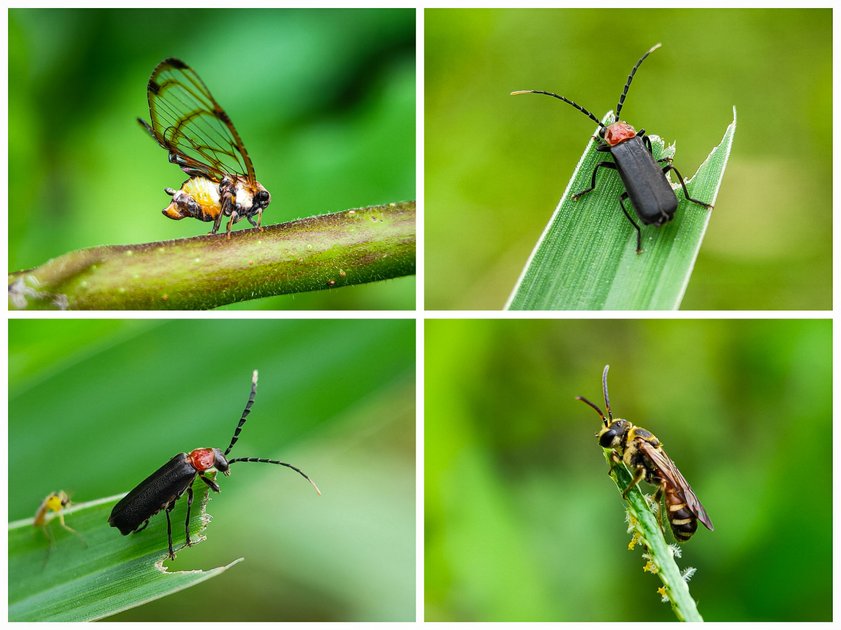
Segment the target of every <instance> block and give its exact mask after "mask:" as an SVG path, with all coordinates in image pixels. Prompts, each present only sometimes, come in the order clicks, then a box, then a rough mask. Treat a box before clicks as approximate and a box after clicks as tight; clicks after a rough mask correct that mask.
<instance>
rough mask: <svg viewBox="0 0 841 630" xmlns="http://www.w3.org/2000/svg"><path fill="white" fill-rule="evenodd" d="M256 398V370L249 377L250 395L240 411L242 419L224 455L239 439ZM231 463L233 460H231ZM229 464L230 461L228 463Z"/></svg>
mask: <svg viewBox="0 0 841 630" xmlns="http://www.w3.org/2000/svg"><path fill="white" fill-rule="evenodd" d="M256 397H257V370H254V373H253V374H252V375H251V394H250V395H249V396H248V402H247V403H245V409H243V410H242V417H241V418H240V419H239V424H238V425H237V428H236V429H234V435H233V437H232V438H231V443H230V444H228V448H227V449H225V455H227V454H228V453H230V452H231V449H232V448H233V447H234V444H236V443H237V440H238V439H239V434H240V431H242V425H244V424H245V420H246V418H248V414H249V413H251V406H252V405H253V404H254V399H255V398H256ZM231 461H233V460H231ZM228 463H230V461H229V462H228Z"/></svg>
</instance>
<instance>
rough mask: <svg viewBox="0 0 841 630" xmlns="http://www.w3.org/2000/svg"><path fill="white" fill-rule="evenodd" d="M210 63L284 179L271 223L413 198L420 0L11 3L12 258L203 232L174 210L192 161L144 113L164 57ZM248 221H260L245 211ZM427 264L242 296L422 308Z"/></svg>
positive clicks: (219, 93) (274, 186) (287, 305)
mask: <svg viewBox="0 0 841 630" xmlns="http://www.w3.org/2000/svg"><path fill="white" fill-rule="evenodd" d="M166 57H179V58H181V59H184V60H185V61H186V62H187V63H189V64H190V65H191V66H192V67H193V68H194V69H195V70H196V71H197V72H198V73H199V75H200V76H201V77H202V78H203V79H204V81H205V83H207V85H208V87H209V88H210V90H211V91H212V92H213V94H214V96H215V97H216V99H217V100H218V101H219V103H220V104H221V105H222V106H223V107H224V108H225V109H226V111H227V112H228V114H230V116H231V118H232V119H233V120H234V123H235V124H236V126H237V130H238V131H239V133H240V134H241V135H242V137H243V140H244V142H245V145H246V147H247V148H248V152H249V154H250V155H251V159H252V160H253V161H254V167H255V169H256V172H257V176H258V178H259V180H260V181H261V182H262V183H263V184H264V185H265V186H266V188H268V189H269V191H271V193H272V204H271V206H269V209H268V210H267V212H266V215H265V216H264V217H263V219H264V222H265V223H266V224H267V225H271V224H275V223H281V222H284V221H290V220H293V219H296V218H300V217H308V216H313V215H317V214H324V213H328V212H337V211H341V210H345V209H348V208H355V207H360V206H368V205H372V204H381V203H388V202H392V201H402V200H408V199H414V198H415V100H416V97H415V11H414V9H394V10H379V9H378V10H362V9H356V10H312V11H310V10H278V9H275V10H237V9H233V10H197V9H189V10H164V9H153V10H137V9H128V10H91V9H81V10H62V9H40V10H38V9H36V10H30V9H12V10H10V11H9V179H10V181H11V182H14V185H13V188H12V191H11V195H12V197H11V201H10V204H11V205H10V208H13V210H12V211H11V212H10V213H9V268H10V269H11V270H12V271H15V270H18V269H25V268H30V267H33V266H35V265H39V264H41V263H43V262H45V261H46V260H47V259H49V258H53V257H55V256H58V255H59V254H62V253H64V252H67V251H70V250H73V249H78V248H82V247H91V246H94V245H103V244H131V243H142V242H149V241H158V240H165V239H172V238H179V237H187V236H193V235H198V234H204V233H207V232H209V231H210V227H211V226H210V224H208V223H201V222H198V221H194V220H184V221H171V220H169V219H166V218H164V217H163V216H161V212H160V211H161V209H162V208H164V207H165V206H166V205H167V199H168V197H167V196H166V195H165V194H164V192H163V189H164V188H165V187H168V186H169V187H174V188H178V187H179V186H180V185H181V183H182V182H183V181H184V180H185V179H186V176H185V175H184V174H183V173H182V172H181V170H180V169H178V168H177V167H176V166H174V165H172V164H169V163H168V162H167V155H166V152H165V151H163V150H162V149H161V148H160V147H159V146H157V144H156V143H155V142H154V141H153V140H152V139H151V138H150V137H149V136H148V135H147V134H146V133H145V132H144V131H143V130H142V129H141V128H140V126H139V125H138V124H137V122H136V120H135V119H136V118H137V117H143V118H145V119H147V120H148V117H149V116H148V114H149V109H148V105H147V101H146V83H147V81H148V80H149V75H150V74H151V73H152V69H153V68H154V67H155V65H156V64H157V63H158V62H159V61H161V60H162V59H164V58H166ZM242 225H246V226H247V225H248V224H247V223H246V222H243V224H242ZM414 298H415V281H414V278H402V279H398V280H392V281H387V282H381V283H375V284H372V285H366V286H360V287H350V288H343V289H341V290H331V291H323V292H316V293H310V294H301V295H295V296H283V297H279V298H270V299H266V300H262V301H259V302H258V301H252V302H248V303H245V304H242V305H240V306H239V307H231V308H277V309H321V308H337V309H344V308H365V309H392V308H413V307H414V303H415V299H414Z"/></svg>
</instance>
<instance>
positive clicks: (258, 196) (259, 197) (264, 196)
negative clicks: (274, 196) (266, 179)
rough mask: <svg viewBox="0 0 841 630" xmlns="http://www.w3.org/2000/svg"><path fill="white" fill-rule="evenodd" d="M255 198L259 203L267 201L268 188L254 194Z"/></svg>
mask: <svg viewBox="0 0 841 630" xmlns="http://www.w3.org/2000/svg"><path fill="white" fill-rule="evenodd" d="M255 198H256V199H257V201H259V202H260V203H267V202H268V201H269V191H268V190H261V191H260V192H258V193H257V194H256V195H255Z"/></svg>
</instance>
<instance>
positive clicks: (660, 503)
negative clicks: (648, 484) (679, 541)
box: [654, 483, 668, 534]
mask: <svg viewBox="0 0 841 630" xmlns="http://www.w3.org/2000/svg"><path fill="white" fill-rule="evenodd" d="M664 487H665V486H664V485H663V484H662V483H661V484H660V485H659V486H658V487H657V492H655V493H654V503H656V504H657V513H658V514H659V515H660V529H661V530H663V533H664V534H665V533H666V521H665V517H666V509H667V508H668V505H667V504H665V498H664V496H663V488H664Z"/></svg>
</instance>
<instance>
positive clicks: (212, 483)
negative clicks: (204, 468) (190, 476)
mask: <svg viewBox="0 0 841 630" xmlns="http://www.w3.org/2000/svg"><path fill="white" fill-rule="evenodd" d="M199 478H200V479H201V480H202V481H203V482H205V483H206V484H207V485H208V486H210V489H211V490H213V491H214V492H221V491H222V490H221V489H220V488H219V484H218V483H216V482H215V481H213V479H208V478H207V477H205V476H204V475H202V474H201V473H199Z"/></svg>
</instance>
